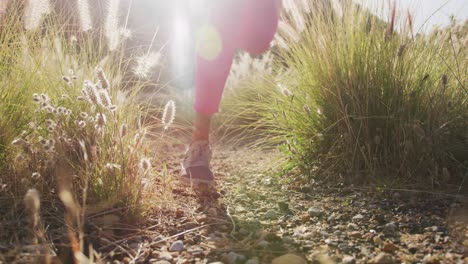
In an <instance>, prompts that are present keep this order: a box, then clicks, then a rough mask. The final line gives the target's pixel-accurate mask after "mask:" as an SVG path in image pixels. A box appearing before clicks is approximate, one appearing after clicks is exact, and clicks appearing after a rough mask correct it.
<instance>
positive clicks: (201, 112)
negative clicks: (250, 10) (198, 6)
mask: <svg viewBox="0 0 468 264" xmlns="http://www.w3.org/2000/svg"><path fill="white" fill-rule="evenodd" d="M242 1H243V0H236V1H233V0H229V1H219V2H216V5H215V6H214V7H213V10H211V12H212V15H211V17H210V24H209V25H206V26H205V27H204V28H203V29H202V30H201V32H202V34H201V35H200V36H199V39H198V41H197V42H198V43H197V60H196V76H195V86H196V87H195V102H194V110H195V113H196V116H195V124H194V131H193V135H192V143H191V144H190V147H189V149H188V150H187V153H186V157H185V159H184V161H183V164H182V167H183V175H182V178H181V179H182V182H185V183H190V184H199V183H203V184H212V183H213V181H214V176H213V173H212V172H211V170H210V166H209V162H210V159H211V148H210V146H209V133H210V123H211V117H212V116H213V115H214V114H215V113H217V112H218V111H219V105H220V102H221V97H222V94H223V90H224V86H225V84H226V80H227V78H228V75H229V72H230V69H231V65H232V61H233V58H234V54H235V51H236V48H237V47H236V42H235V41H234V40H235V39H237V36H238V35H239V33H238V28H239V26H238V19H239V16H240V14H241V8H240V6H241V5H239V3H241V2H242Z"/></svg>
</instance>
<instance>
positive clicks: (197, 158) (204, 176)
mask: <svg viewBox="0 0 468 264" xmlns="http://www.w3.org/2000/svg"><path fill="white" fill-rule="evenodd" d="M211 155H212V151H211V148H210V145H209V142H208V140H197V141H194V142H192V143H191V144H190V146H189V148H188V150H187V152H186V153H185V158H184V160H183V162H182V175H181V177H180V180H181V182H182V183H184V184H187V185H199V184H206V185H213V184H214V176H213V172H212V171H211V169H210V161H211Z"/></svg>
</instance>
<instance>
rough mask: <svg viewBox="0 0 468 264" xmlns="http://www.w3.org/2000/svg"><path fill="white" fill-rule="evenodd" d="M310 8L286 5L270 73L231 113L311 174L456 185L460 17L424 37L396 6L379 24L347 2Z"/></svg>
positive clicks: (465, 110) (467, 96)
mask: <svg viewBox="0 0 468 264" xmlns="http://www.w3.org/2000/svg"><path fill="white" fill-rule="evenodd" d="M315 6H317V10H316V11H315V12H311V13H303V14H300V15H301V16H302V18H300V19H299V18H296V19H292V18H291V17H294V16H297V15H298V14H293V13H291V12H286V13H285V15H284V18H285V20H284V21H283V22H281V23H283V24H284V23H287V24H285V25H283V26H281V27H280V35H279V38H278V39H279V40H281V41H277V43H278V45H279V44H280V43H286V45H284V47H283V48H281V47H280V48H279V59H278V61H277V65H276V67H275V71H276V72H277V73H276V74H275V75H271V76H269V77H267V78H265V79H264V80H263V81H262V82H261V83H260V84H258V82H255V83H253V84H251V87H252V89H248V91H247V92H244V95H245V94H250V95H249V96H250V98H252V94H254V95H256V99H258V100H257V101H255V102H253V103H250V104H249V105H248V106H246V107H243V108H242V107H241V109H244V110H246V111H247V112H244V113H242V110H239V111H240V112H241V113H242V114H243V116H244V117H251V120H252V122H253V121H255V120H256V122H255V123H253V125H251V126H253V127H255V128H257V130H256V133H257V134H258V131H263V132H264V133H262V134H261V135H262V140H261V141H262V143H266V144H272V145H278V144H279V145H280V146H281V148H282V149H283V150H284V151H285V152H286V153H287V154H288V157H289V161H288V162H287V163H288V164H287V168H299V169H300V171H301V172H302V174H303V175H308V176H310V177H316V178H317V179H335V180H336V179H338V180H340V181H344V182H347V183H358V182H361V183H362V182H366V183H369V182H371V183H376V184H381V185H386V186H390V185H391V186H395V185H398V184H404V185H405V186H408V185H412V184H415V185H418V184H422V185H423V186H424V187H427V188H434V187H438V186H439V187H440V186H441V185H442V186H445V185H446V184H449V183H451V184H456V185H457V187H458V186H459V185H460V184H462V182H463V178H464V177H463V175H464V173H465V171H466V170H467V169H468V167H467V165H466V162H467V157H468V151H467V150H468V135H467V127H468V121H467V120H468V102H467V101H468V89H467V87H466V80H467V76H468V75H467V74H468V72H467V70H466V69H467V60H466V56H467V54H466V45H465V44H464V43H466V41H467V32H468V30H467V27H466V25H465V26H463V25H462V26H457V25H456V24H454V25H453V26H452V27H450V28H448V29H446V30H444V31H442V32H440V31H439V32H438V33H435V34H433V35H431V36H427V35H424V34H422V33H420V34H417V32H416V33H413V32H414V31H417V29H413V28H412V22H411V20H412V19H411V16H410V15H408V16H402V18H403V19H401V20H402V21H398V20H397V17H398V16H397V14H396V9H395V8H393V10H392V12H391V17H390V19H389V21H386V23H384V22H383V21H382V20H380V19H378V18H377V17H374V16H372V15H370V14H369V13H368V12H366V11H365V10H363V9H362V8H360V7H359V6H357V5H355V4H353V3H351V2H350V1H341V2H339V1H335V2H334V4H333V5H329V4H323V5H322V4H315ZM287 21H289V22H287ZM297 21H299V22H301V21H305V22H304V23H305V27H304V26H303V23H302V22H301V23H299V22H297ZM399 22H401V24H402V27H401V29H400V31H399V32H397V31H396V30H395V28H396V24H397V23H399ZM279 73H281V74H279ZM259 115H260V117H258V116H259ZM464 163H465V164H464Z"/></svg>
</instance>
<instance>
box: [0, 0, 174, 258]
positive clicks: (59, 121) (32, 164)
mask: <svg viewBox="0 0 468 264" xmlns="http://www.w3.org/2000/svg"><path fill="white" fill-rule="evenodd" d="M9 8H11V9H10V11H11V10H21V8H22V3H16V2H15V3H13V4H11V6H10V7H9ZM16 13H17V12H10V13H8V14H9V15H8V16H6V17H3V18H2V20H1V23H0V48H1V49H0V208H1V210H0V211H1V212H2V214H5V215H8V217H5V218H2V223H1V226H2V228H1V229H2V230H1V231H0V241H6V240H7V239H10V238H11V237H13V236H12V235H13V234H15V236H16V237H17V238H18V239H23V238H24V237H27V236H22V235H24V234H29V233H28V232H27V230H19V229H17V228H18V227H19V225H21V223H23V222H24V221H25V219H24V218H23V217H22V215H23V212H24V210H25V209H27V210H29V211H31V212H32V213H31V215H33V216H34V219H36V218H37V216H38V215H39V216H41V215H51V214H52V212H55V213H53V214H52V215H55V216H54V217H55V218H56V217H59V216H60V215H56V214H57V208H63V206H64V207H65V208H66V209H67V210H65V211H66V212H67V216H66V223H67V224H68V227H69V228H72V229H71V231H70V232H71V234H70V239H71V240H72V243H73V239H72V238H74V237H75V236H74V234H75V232H78V231H79V232H81V233H80V235H79V238H80V239H76V241H80V242H82V237H83V234H82V232H83V225H84V215H85V214H87V215H88V214H93V213H96V212H98V211H101V210H105V209H110V208H115V207H119V208H122V210H121V211H122V212H123V213H124V214H125V215H126V216H127V217H131V216H135V215H136V214H138V213H140V212H143V211H144V210H145V209H146V208H145V205H146V202H145V201H147V200H146V199H145V195H146V194H147V189H145V186H148V184H147V183H149V182H151V181H152V180H154V178H155V177H153V176H154V175H155V174H156V168H154V167H153V163H154V162H153V160H152V159H151V155H152V149H151V148H153V147H154V145H153V144H148V135H149V134H150V130H151V129H152V125H151V124H149V123H148V122H147V121H148V119H150V117H149V116H148V115H149V114H148V113H149V112H150V111H149V108H148V106H145V105H142V104H141V103H140V102H139V101H138V100H137V95H138V93H139V91H140V90H141V89H142V87H143V86H144V85H146V82H147V81H146V80H141V79H140V78H137V77H132V76H131V74H130V73H131V72H132V67H134V65H133V64H134V61H133V59H132V57H127V56H124V54H125V55H127V54H129V53H131V52H129V51H126V50H125V49H124V48H125V46H124V43H120V46H118V47H115V46H112V47H110V46H107V45H105V44H103V43H106V42H105V41H103V39H105V36H102V37H101V36H99V34H88V33H89V32H83V31H77V32H69V31H66V30H64V29H65V28H66V26H62V25H65V24H66V23H67V21H63V19H62V18H61V17H60V16H59V14H57V13H55V12H53V11H50V14H48V15H47V17H43V18H42V20H40V21H39V22H37V23H39V25H38V26H37V28H36V27H34V29H35V30H32V29H30V28H29V27H28V26H26V27H25V24H24V21H23V20H22V19H21V16H20V15H18V14H16ZM42 15H44V14H42ZM85 24H86V25H88V24H87V23H85ZM85 24H82V27H83V28H82V30H85V29H87V31H89V30H90V29H89V28H87V26H86V25H85ZM111 48H112V49H113V50H112V52H109V50H110V49H111ZM171 116H172V114H171ZM170 118H172V117H170ZM169 121H170V120H169ZM169 121H166V122H167V123H166V124H165V126H166V129H167V126H169V125H170V124H169ZM159 126H160V127H162V125H159ZM145 183H146V185H145ZM150 187H151V188H153V187H152V186H148V188H150ZM25 194H29V196H28V195H27V196H26V198H25V199H24V201H23V197H24V196H25ZM153 194H154V193H153ZM28 197H29V198H28ZM31 197H32V198H31ZM38 197H40V204H41V206H39V205H37V203H39V201H37V200H38V199H39V198H38ZM33 198H34V199H33ZM59 198H60V200H61V201H62V202H63V205H58V204H57V202H58V199H59ZM23 202H24V203H25V206H24V205H23ZM34 227H35V230H38V228H39V227H40V224H39V223H38V222H37V221H34ZM43 231H44V230H42V231H41V232H39V231H37V232H36V233H35V234H36V235H37V234H41V236H42V240H41V241H43V242H44V241H45V239H46V238H45V237H44V235H45V233H44V232H43ZM76 241H75V242H76ZM11 242H23V243H31V241H29V240H27V241H11ZM75 246H76V245H75ZM82 247H83V245H81V250H82V249H83V248H82ZM75 257H76V256H75Z"/></svg>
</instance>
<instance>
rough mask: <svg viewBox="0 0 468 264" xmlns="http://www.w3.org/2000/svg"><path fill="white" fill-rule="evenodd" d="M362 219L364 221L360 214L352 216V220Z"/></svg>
mask: <svg viewBox="0 0 468 264" xmlns="http://www.w3.org/2000/svg"><path fill="white" fill-rule="evenodd" d="M362 219H364V216H363V215H362V214H357V215H355V216H353V220H362Z"/></svg>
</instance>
